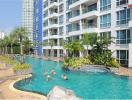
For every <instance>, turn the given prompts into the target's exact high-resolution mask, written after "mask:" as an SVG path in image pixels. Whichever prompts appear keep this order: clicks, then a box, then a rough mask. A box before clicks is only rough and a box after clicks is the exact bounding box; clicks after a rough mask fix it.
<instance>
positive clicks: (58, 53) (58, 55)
mask: <svg viewBox="0 0 132 100" xmlns="http://www.w3.org/2000/svg"><path fill="white" fill-rule="evenodd" d="M57 57H60V50H59V49H58V50H57Z"/></svg>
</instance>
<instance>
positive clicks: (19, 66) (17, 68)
mask: <svg viewBox="0 0 132 100" xmlns="http://www.w3.org/2000/svg"><path fill="white" fill-rule="evenodd" d="M30 68H31V65H29V64H20V63H18V64H16V65H15V66H14V67H13V71H14V72H16V71H25V70H28V69H30Z"/></svg>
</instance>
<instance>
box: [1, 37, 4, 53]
mask: <svg viewBox="0 0 132 100" xmlns="http://www.w3.org/2000/svg"><path fill="white" fill-rule="evenodd" d="M0 54H4V40H3V39H0Z"/></svg>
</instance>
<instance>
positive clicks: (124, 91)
mask: <svg viewBox="0 0 132 100" xmlns="http://www.w3.org/2000/svg"><path fill="white" fill-rule="evenodd" d="M26 62H27V63H29V64H31V65H32V68H33V77H32V78H29V79H26V80H21V81H19V82H17V83H16V84H15V85H14V86H15V87H16V88H17V89H21V90H25V91H34V92H38V93H41V94H48V93H49V91H50V90H51V89H52V88H53V87H54V86H55V85H58V86H63V87H65V88H68V89H71V90H73V91H74V92H75V94H76V95H77V96H79V97H81V98H84V99H87V98H88V99H132V77H125V76H117V75H114V74H111V73H84V72H66V71H64V70H62V69H61V67H62V66H63V63H59V62H53V61H48V60H47V61H44V60H42V59H36V58H31V57H26ZM52 69H54V70H55V71H56V72H57V75H55V76H53V77H52V80H51V81H46V78H45V76H44V75H43V72H44V71H47V72H49V73H50V71H51V70H52ZM62 74H66V75H67V76H68V79H69V80H66V81H65V80H63V79H61V75H62Z"/></svg>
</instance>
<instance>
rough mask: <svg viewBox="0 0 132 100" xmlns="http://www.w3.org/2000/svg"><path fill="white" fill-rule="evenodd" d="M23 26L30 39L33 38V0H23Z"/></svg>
mask: <svg viewBox="0 0 132 100" xmlns="http://www.w3.org/2000/svg"><path fill="white" fill-rule="evenodd" d="M22 2H23V4H22V26H23V27H25V28H26V29H27V31H28V33H29V39H30V40H33V9H34V8H33V7H34V6H33V3H34V2H33V0H22Z"/></svg>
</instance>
